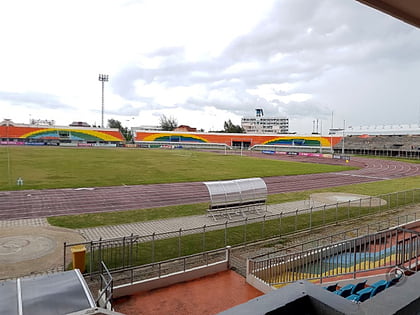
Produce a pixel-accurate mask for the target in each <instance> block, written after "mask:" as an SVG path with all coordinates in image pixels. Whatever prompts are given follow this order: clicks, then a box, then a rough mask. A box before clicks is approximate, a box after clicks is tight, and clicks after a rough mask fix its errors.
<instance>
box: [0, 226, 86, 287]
mask: <svg viewBox="0 0 420 315" xmlns="http://www.w3.org/2000/svg"><path fill="white" fill-rule="evenodd" d="M83 241H84V239H83V237H82V236H81V235H80V234H79V233H77V232H74V231H72V230H69V229H63V228H57V227H33V226H22V227H10V228H2V229H1V230H0V279H6V278H14V277H21V276H26V275H30V274H37V273H43V272H50V271H56V270H60V269H62V266H63V244H64V242H68V243H76V242H83Z"/></svg>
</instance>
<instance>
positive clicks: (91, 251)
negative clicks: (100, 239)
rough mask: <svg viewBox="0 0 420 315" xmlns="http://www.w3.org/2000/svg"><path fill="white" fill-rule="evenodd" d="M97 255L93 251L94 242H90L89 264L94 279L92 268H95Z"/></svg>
mask: <svg viewBox="0 0 420 315" xmlns="http://www.w3.org/2000/svg"><path fill="white" fill-rule="evenodd" d="M94 255H95V252H94V250H93V241H90V259H89V261H90V264H89V273H90V277H91V279H92V266H93V256H94Z"/></svg>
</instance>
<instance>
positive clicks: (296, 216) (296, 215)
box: [295, 209, 299, 232]
mask: <svg viewBox="0 0 420 315" xmlns="http://www.w3.org/2000/svg"><path fill="white" fill-rule="evenodd" d="M298 211H299V210H298V209H296V214H295V232H296V231H297V218H298Z"/></svg>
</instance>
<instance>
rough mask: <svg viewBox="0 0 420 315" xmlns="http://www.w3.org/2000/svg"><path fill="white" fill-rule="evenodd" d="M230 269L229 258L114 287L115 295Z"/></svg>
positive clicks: (124, 294) (118, 295)
mask: <svg viewBox="0 0 420 315" xmlns="http://www.w3.org/2000/svg"><path fill="white" fill-rule="evenodd" d="M228 269H229V263H228V261H227V260H225V261H222V262H218V263H214V264H210V265H208V266H202V267H197V268H193V269H189V270H186V271H181V272H176V273H172V274H169V275H165V276H162V277H160V278H151V279H147V280H143V281H138V282H134V283H131V284H125V285H120V286H115V287H114V292H113V297H114V298H119V297H122V296H127V295H132V294H134V293H139V292H144V291H149V290H153V289H158V288H163V287H167V286H170V285H172V284H176V283H181V282H186V281H191V280H194V279H197V278H200V277H205V276H209V275H212V274H215V273H218V272H220V271H225V270H228Z"/></svg>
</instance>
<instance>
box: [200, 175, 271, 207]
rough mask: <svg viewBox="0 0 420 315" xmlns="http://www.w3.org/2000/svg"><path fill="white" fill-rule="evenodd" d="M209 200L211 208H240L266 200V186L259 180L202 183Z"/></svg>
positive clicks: (247, 179)
mask: <svg viewBox="0 0 420 315" xmlns="http://www.w3.org/2000/svg"><path fill="white" fill-rule="evenodd" d="M204 184H205V185H206V187H207V189H208V191H209V194H210V200H211V205H210V207H211V208H223V207H229V206H242V205H247V204H253V203H261V202H265V201H266V200H267V185H266V184H265V182H264V180H262V179H261V178H245V179H235V180H228V181H213V182H204Z"/></svg>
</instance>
